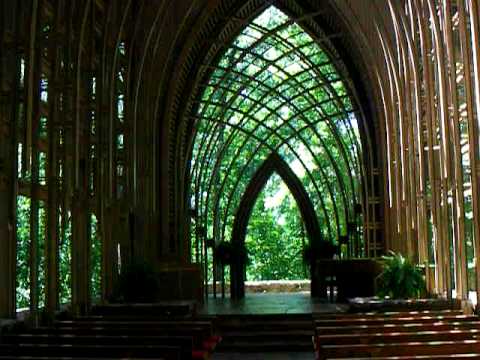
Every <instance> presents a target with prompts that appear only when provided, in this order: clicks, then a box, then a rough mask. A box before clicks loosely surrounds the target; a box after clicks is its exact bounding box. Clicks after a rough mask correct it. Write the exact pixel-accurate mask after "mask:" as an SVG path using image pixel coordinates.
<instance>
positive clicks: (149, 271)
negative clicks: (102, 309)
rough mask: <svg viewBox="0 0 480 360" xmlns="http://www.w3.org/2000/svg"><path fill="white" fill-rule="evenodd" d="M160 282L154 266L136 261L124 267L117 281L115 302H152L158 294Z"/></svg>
mask: <svg viewBox="0 0 480 360" xmlns="http://www.w3.org/2000/svg"><path fill="white" fill-rule="evenodd" d="M159 289H160V284H159V282H158V276H157V274H156V272H155V271H154V270H153V268H152V267H151V266H150V265H149V264H147V263H146V262H140V261H134V262H132V263H130V264H127V265H126V266H125V267H123V268H122V270H121V272H120V275H119V277H118V281H117V287H116V291H115V299H114V300H115V302H127V303H150V302H154V301H155V300H156V298H157V296H158V291H159Z"/></svg>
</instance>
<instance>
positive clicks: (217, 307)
mask: <svg viewBox="0 0 480 360" xmlns="http://www.w3.org/2000/svg"><path fill="white" fill-rule="evenodd" d="M346 308H347V306H346V305H345V304H333V303H328V302H326V301H324V300H317V299H312V297H311V296H310V293H309V292H298V293H260V294H247V295H246V296H245V298H244V299H242V300H238V301H233V300H231V299H230V298H225V299H222V298H221V297H217V298H216V299H214V298H213V297H210V298H209V299H208V301H207V302H206V303H205V304H204V305H203V307H201V308H200V309H199V312H200V313H202V314H209V315H215V314H216V315H230V314H232V315H234V314H235V315H236V314H312V313H322V312H344V311H346Z"/></svg>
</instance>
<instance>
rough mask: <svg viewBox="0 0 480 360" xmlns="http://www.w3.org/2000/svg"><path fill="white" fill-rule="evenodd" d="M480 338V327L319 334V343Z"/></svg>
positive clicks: (376, 342)
mask: <svg viewBox="0 0 480 360" xmlns="http://www.w3.org/2000/svg"><path fill="white" fill-rule="evenodd" d="M478 339H480V329H473V330H450V331H448V330H447V331H420V332H391V333H390V332H386V333H381V332H379V333H370V334H323V335H317V336H316V341H317V344H319V345H347V344H394V343H409V342H431V341H462V340H478Z"/></svg>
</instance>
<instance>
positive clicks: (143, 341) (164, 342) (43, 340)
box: [3, 333, 194, 360]
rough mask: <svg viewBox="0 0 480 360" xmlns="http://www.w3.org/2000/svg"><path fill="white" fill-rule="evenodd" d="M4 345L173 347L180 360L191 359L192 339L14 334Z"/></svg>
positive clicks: (5, 340) (6, 336)
mask: <svg viewBox="0 0 480 360" xmlns="http://www.w3.org/2000/svg"><path fill="white" fill-rule="evenodd" d="M3 343H5V344H15V345H16V344H32V345H33V344H45V345H76V346H77V345H78V346H81V345H98V346H115V345H117V344H121V345H122V346H134V347H136V346H150V345H156V346H169V347H171V346H173V347H176V348H179V349H180V352H181V354H180V357H181V359H182V360H189V359H191V358H192V352H193V350H194V349H193V339H192V337H191V336H130V335H123V336H105V335H102V336H98V335H52V334H42V335H40V334H28V333H27V334H16V335H13V334H12V335H5V336H3Z"/></svg>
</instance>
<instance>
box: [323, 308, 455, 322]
mask: <svg viewBox="0 0 480 360" xmlns="http://www.w3.org/2000/svg"><path fill="white" fill-rule="evenodd" d="M457 315H464V312H463V311H462V310H434V311H430V310H423V311H390V312H368V313H348V312H346V313H324V314H322V313H319V314H315V315H314V320H328V319H359V318H366V319H369V318H379V317H381V318H388V319H390V318H396V317H397V318H398V317H403V318H404V317H416V318H418V317H423V316H457Z"/></svg>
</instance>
